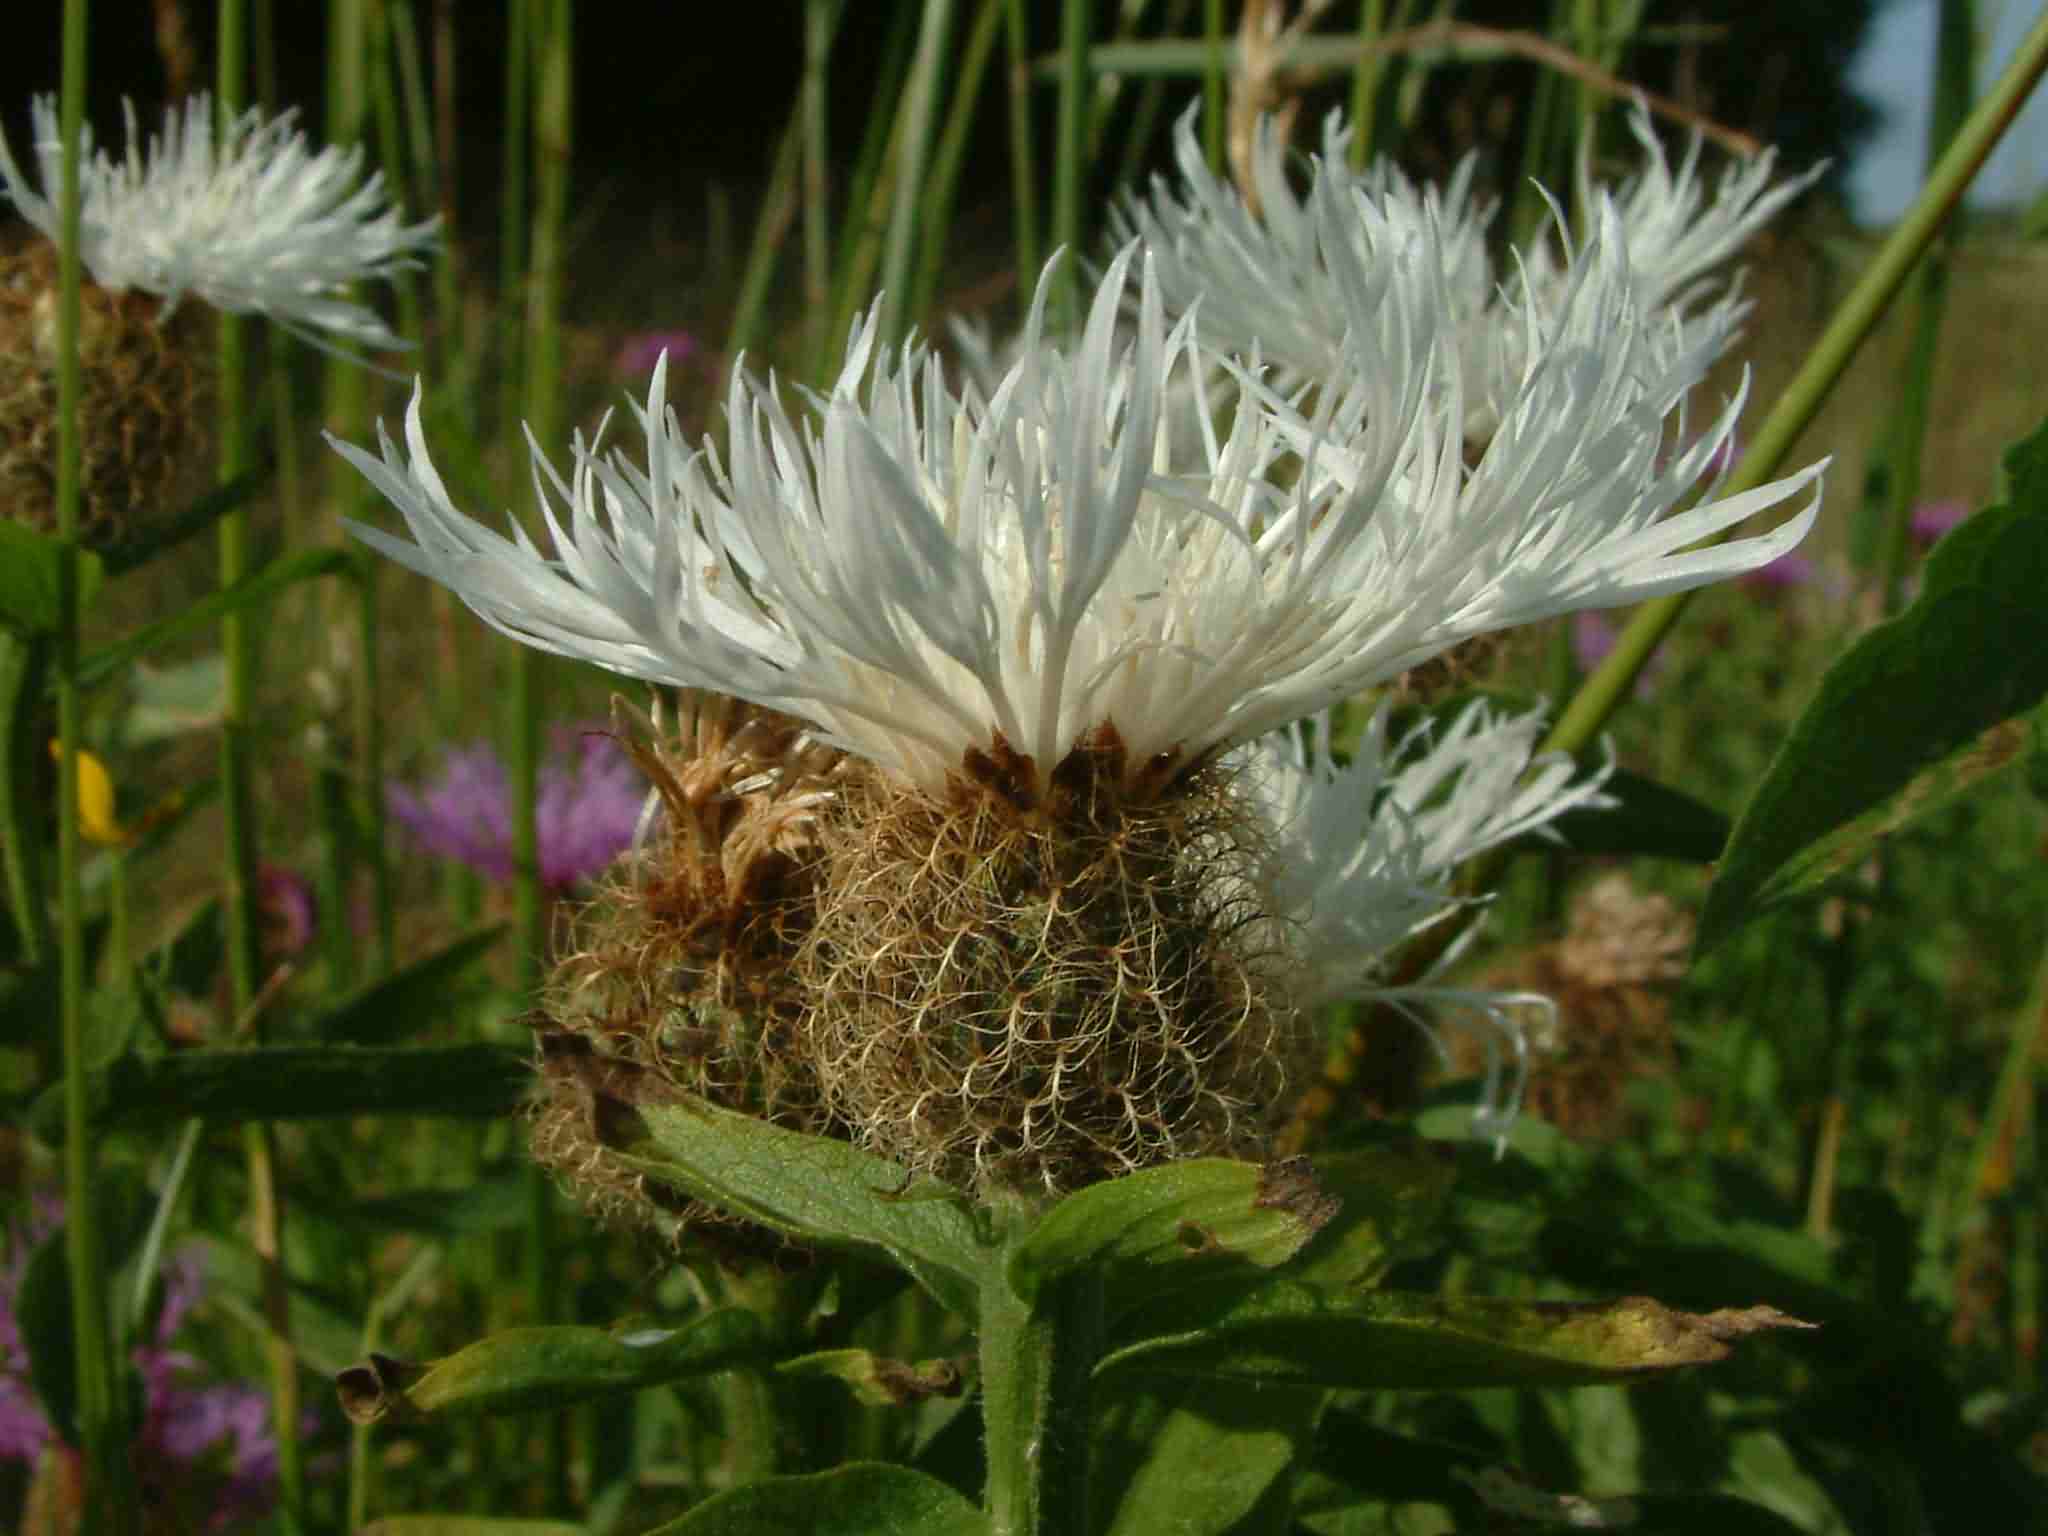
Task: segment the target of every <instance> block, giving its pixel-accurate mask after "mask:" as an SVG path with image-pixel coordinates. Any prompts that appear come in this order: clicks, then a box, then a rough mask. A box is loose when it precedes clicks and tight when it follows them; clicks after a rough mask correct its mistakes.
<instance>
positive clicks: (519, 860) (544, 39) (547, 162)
mask: <svg viewBox="0 0 2048 1536" xmlns="http://www.w3.org/2000/svg"><path fill="white" fill-rule="evenodd" d="M532 24H533V27H534V31H533V90H534V104H533V107H534V116H533V168H534V208H533V243H532V252H533V270H532V276H531V278H530V280H529V282H528V285H527V304H526V391H525V395H526V420H527V423H528V427H529V430H531V431H532V432H533V433H534V435H535V437H536V439H537V440H539V441H541V442H553V441H554V440H555V438H556V437H557V436H558V435H559V431H558V429H559V426H560V422H561V416H562V390H561V378H562V326H561V307H562V286H563V268H564V257H565V246H566V229H567V224H568V212H569V173H570V146H571V143H572V132H573V126H574V117H573V110H574V98H573V94H572V90H571V86H572V83H573V78H574V72H573V69H572V53H571V44H572V39H573V36H574V6H573V4H572V0H535V9H534V12H533V16H532ZM514 668H515V671H514V678H515V687H514V691H513V700H514V702H513V708H514V711H515V724H514V733H513V742H512V763H513V786H514V787H513V807H514V809H513V823H512V825H513V848H514V859H515V863H516V866H517V868H516V873H515V877H514V879H515V886H514V890H515V896H516V899H517V908H516V910H517V921H518V929H519V991H520V994H521V995H522V997H526V998H531V997H533V996H534V995H535V994H537V993H538V991H539V989H540V984H541V981H542V979H543V978H544V976H545V975H546V966H547V950H548V931H547V921H548V907H547V893H546V890H545V889H544V887H543V885H542V880H541V868H540V836H539V830H540V829H539V825H538V822H537V820H536V814H535V813H536V810H537V808H538V799H539V794H538V791H539V780H540V755H541V746H542V743H541V719H542V716H543V713H544V710H545V705H544V703H543V697H544V689H545V682H546V674H545V673H544V672H543V670H542V667H541V657H540V654H539V653H538V652H537V651H534V650H531V649H529V648H527V647H524V646H522V647H520V648H519V651H518V655H517V658H516V660H515V662H514ZM526 1179H527V1197H528V1206H527V1232H526V1263H527V1282H528V1289H529V1292H530V1294H531V1296H532V1298H533V1311H534V1316H535V1318H536V1319H537V1320H538V1321H540V1322H542V1323H547V1322H552V1321H554V1320H555V1319H556V1318H557V1317H558V1316H559V1315H560V1314H561V1311H562V1296H561V1289H562V1276H561V1261H560V1256H559V1254H558V1253H557V1252H556V1234H555V1220H554V1210H555V1206H554V1186H553V1183H552V1181H551V1180H550V1179H549V1177H548V1176H547V1174H546V1173H545V1172H544V1171H543V1170H542V1169H541V1168H540V1166H539V1165H538V1164H529V1165H528V1167H527V1171H526ZM569 1429H570V1421H569V1417H568V1415H567V1413H565V1412H561V1411H557V1412H556V1413H554V1414H551V1415H550V1416H549V1417H548V1420H547V1432H546V1436H545V1447H546V1448H545V1452H544V1476H545V1486H546V1497H547V1504H548V1507H549V1508H550V1509H551V1510H554V1511H566V1510H567V1509H568V1508H569Z"/></svg>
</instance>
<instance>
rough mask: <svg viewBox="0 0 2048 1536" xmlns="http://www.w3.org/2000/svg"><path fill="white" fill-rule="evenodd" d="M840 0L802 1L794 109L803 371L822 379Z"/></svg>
mask: <svg viewBox="0 0 2048 1536" xmlns="http://www.w3.org/2000/svg"><path fill="white" fill-rule="evenodd" d="M841 10H842V0H805V3H804V78H803V86H802V92H803V94H802V98H801V105H800V107H799V113H800V115H801V117H802V120H803V146H804V147H803V154H804V166H803V178H804V310H805V312H806V313H807V314H809V315H810V316H811V334H810V335H809V336H807V337H806V338H805V340H804V345H805V348H806V350H807V352H808V355H809V358H810V366H809V367H808V368H807V369H806V370H805V371H806V372H807V373H808V374H809V375H810V376H811V377H813V378H822V377H824V373H825V369H826V367H827V366H828V358H829V356H830V352H831V347H832V335H831V331H830V329H829V323H830V322H829V320H828V316H829V315H830V314H831V305H832V200H831V198H830V197H829V196H828V195H827V192H826V187H825V174H826V171H827V170H828V166H827V163H826V162H827V158H828V157H829V155H830V154H831V151H832V144H831V137H830V134H829V133H828V132H827V115H826V107H827V105H828V103H829V101H830V80H831V73H830V72H831V63H832V42H833V38H834V36H835V34H837V32H838V30H839V17H840V14H841Z"/></svg>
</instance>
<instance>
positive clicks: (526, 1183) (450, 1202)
mask: <svg viewBox="0 0 2048 1536" xmlns="http://www.w3.org/2000/svg"><path fill="white" fill-rule="evenodd" d="M532 1200H533V1193H532V1187H531V1181H530V1179H529V1177H528V1175H527V1173H526V1172H525V1171H523V1170H522V1171H520V1172H516V1173H500V1174H492V1175H490V1176H488V1177H486V1178H483V1179H479V1180H476V1181H473V1182H471V1183H468V1184H460V1185H452V1186H445V1187H441V1186H435V1187H428V1188H423V1189H407V1190H401V1191H400V1192H399V1193H397V1194H395V1195H379V1196H377V1197H376V1198H374V1199H370V1200H358V1201H356V1202H355V1203H354V1204H353V1205H351V1206H350V1207H349V1208H348V1214H349V1217H350V1219H351V1220H353V1221H358V1222H361V1223H363V1224H364V1225H365V1226H371V1227H378V1228H384V1229H389V1230H394V1231H399V1232H426V1233H431V1234H432V1235H433V1236H435V1237H443V1238H452V1237H471V1236H474V1235H475V1234H477V1233H479V1232H508V1231H510V1230H511V1229H512V1228H514V1227H516V1226H520V1225H522V1224H523V1223H524V1222H526V1220H527V1219H528V1218H529V1217H530V1216H531V1214H532V1209H531V1207H532Z"/></svg>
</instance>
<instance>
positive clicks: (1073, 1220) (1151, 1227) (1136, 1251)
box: [1010, 1157, 1338, 1310]
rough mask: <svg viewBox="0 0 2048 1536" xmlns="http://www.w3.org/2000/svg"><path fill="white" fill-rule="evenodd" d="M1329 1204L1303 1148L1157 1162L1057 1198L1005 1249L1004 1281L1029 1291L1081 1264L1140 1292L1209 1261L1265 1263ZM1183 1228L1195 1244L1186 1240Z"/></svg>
mask: <svg viewBox="0 0 2048 1536" xmlns="http://www.w3.org/2000/svg"><path fill="white" fill-rule="evenodd" d="M1337 1205H1338V1202H1337V1201H1336V1200H1335V1199H1333V1198H1332V1197H1330V1196H1329V1195H1327V1194H1326V1193H1324V1191H1323V1190H1322V1189H1321V1187H1320V1186H1319V1185H1318V1184H1317V1183H1316V1180H1315V1177H1314V1174H1313V1173H1312V1172H1311V1171H1310V1169H1309V1167H1308V1161H1307V1159H1305V1158H1295V1159H1292V1160H1291V1161H1289V1162H1287V1163H1282V1164H1276V1165H1273V1166H1270V1167H1261V1166H1260V1165H1259V1164H1257V1163H1243V1162H1236V1161H1233V1160H1231V1159H1229V1158H1222V1157H1198V1158H1190V1159H1188V1160H1187V1161H1185V1162H1179V1163H1167V1164H1165V1165H1163V1166H1161V1167H1158V1168H1147V1169H1144V1170H1142V1171H1141V1172H1138V1173H1130V1174H1125V1175H1124V1176H1123V1177H1122V1178H1120V1179H1108V1180H1105V1181H1104V1182H1102V1183H1100V1184H1091V1185H1089V1186H1088V1187H1087V1188H1086V1189H1081V1190H1076V1191H1075V1192H1074V1193H1073V1194H1071V1195H1068V1196H1067V1197H1066V1198H1065V1199H1063V1200H1061V1201H1060V1202H1059V1203H1058V1204H1057V1205H1055V1206H1054V1207H1053V1208H1052V1209H1051V1210H1050V1211H1048V1212H1047V1213H1046V1214H1045V1215H1044V1216H1043V1217H1041V1218H1040V1220H1039V1223H1038V1225H1037V1227H1036V1228H1034V1229H1033V1230H1032V1232H1031V1235H1030V1236H1029V1237H1027V1238H1025V1239H1024V1241H1023V1242H1022V1243H1021V1244H1019V1245H1018V1247H1017V1248H1016V1250H1015V1251H1014V1252H1013V1253H1012V1254H1011V1256H1010V1284H1011V1285H1012V1286H1014V1287H1015V1288H1016V1291H1017V1294H1018V1295H1020V1296H1022V1297H1024V1298H1025V1299H1027V1300H1029V1299H1030V1298H1031V1297H1033V1296H1035V1295H1037V1294H1038V1291H1039V1288H1040V1287H1041V1286H1044V1285H1046V1284H1047V1283H1049V1282H1051V1281H1054V1280H1057V1279H1059V1278H1060V1277H1062V1276H1064V1275H1069V1274H1073V1273H1074V1272H1076V1271H1078V1270H1083V1269H1089V1270H1097V1271H1100V1272H1101V1273H1102V1274H1103V1276H1104V1279H1105V1281H1106V1282H1107V1284H1108V1285H1109V1287H1110V1289H1111V1291H1112V1292H1114V1291H1115V1290H1117V1289H1118V1288H1119V1287H1121V1288H1125V1289H1127V1290H1129V1291H1131V1292H1133V1293H1135V1294H1138V1295H1143V1294H1146V1293H1148V1292H1149V1291H1150V1290H1152V1289H1153V1288H1155V1287H1156V1286H1157V1285H1158V1284H1159V1283H1160V1282H1161V1281H1162V1280H1165V1279H1173V1280H1181V1279H1192V1278H1194V1277H1196V1276H1198V1275H1200V1274H1202V1273H1205V1272H1207V1269H1208V1267H1209V1266H1212V1265H1217V1264H1233V1263H1234V1264H1238V1265H1248V1266H1254V1267H1256V1268H1260V1269H1270V1268H1272V1267H1273V1266H1274V1265H1276V1264H1282V1263H1285V1262H1286V1261H1287V1260H1288V1259H1290V1258H1292V1257H1293V1256H1294V1255H1295V1254H1296V1253H1298V1252H1300V1251H1301V1247H1302V1245H1303V1244H1304V1243H1306V1242H1307V1241H1308V1240H1309V1239H1310V1238H1311V1237H1313V1236H1315V1234H1316V1232H1317V1231H1318V1230H1319V1229H1320V1228H1321V1227H1322V1226H1323V1224H1324V1223H1326V1222H1328V1221H1329V1220H1330V1218H1331V1217H1332V1216H1333V1215H1335V1214H1336V1209H1337ZM1190 1232H1193V1233H1195V1234H1197V1236H1198V1244H1197V1246H1194V1247H1190V1246H1189V1244H1188V1234H1189V1233H1190ZM1113 1302H1114V1297H1113V1296H1112V1303H1113ZM1112 1310H1114V1306H1113V1305H1112Z"/></svg>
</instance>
